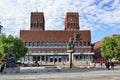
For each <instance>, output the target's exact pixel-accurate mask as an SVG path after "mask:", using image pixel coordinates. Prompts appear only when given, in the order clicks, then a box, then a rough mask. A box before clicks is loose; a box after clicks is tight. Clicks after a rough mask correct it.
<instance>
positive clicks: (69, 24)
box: [65, 12, 79, 31]
mask: <svg viewBox="0 0 120 80" xmlns="http://www.w3.org/2000/svg"><path fill="white" fill-rule="evenodd" d="M65 31H79V13H77V12H67V15H66V18H65Z"/></svg>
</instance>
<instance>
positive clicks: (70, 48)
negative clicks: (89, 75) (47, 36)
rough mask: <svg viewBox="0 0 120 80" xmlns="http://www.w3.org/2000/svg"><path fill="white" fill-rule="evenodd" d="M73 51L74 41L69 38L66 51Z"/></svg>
mask: <svg viewBox="0 0 120 80" xmlns="http://www.w3.org/2000/svg"><path fill="white" fill-rule="evenodd" d="M73 49H74V39H73V38H69V42H68V50H73Z"/></svg>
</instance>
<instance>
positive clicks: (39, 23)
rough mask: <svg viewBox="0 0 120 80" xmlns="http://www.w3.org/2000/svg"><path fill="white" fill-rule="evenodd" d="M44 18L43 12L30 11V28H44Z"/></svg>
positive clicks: (35, 29) (37, 29)
mask: <svg viewBox="0 0 120 80" xmlns="http://www.w3.org/2000/svg"><path fill="white" fill-rule="evenodd" d="M44 26H45V20H44V14H43V12H32V13H31V26H30V30H34V31H39V30H44V29H45V28H44Z"/></svg>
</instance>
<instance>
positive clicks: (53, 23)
mask: <svg viewBox="0 0 120 80" xmlns="http://www.w3.org/2000/svg"><path fill="white" fill-rule="evenodd" d="M0 8H1V12H0V21H1V22H2V25H3V26H4V31H5V33H6V34H13V35H15V36H16V35H17V36H19V30H20V29H29V28H30V13H31V12H35V11H36V10H38V11H40V12H44V16H45V26H46V27H45V29H47V30H48V29H50V30H54V29H57V30H58V29H62V30H64V19H65V15H66V12H68V11H71V12H79V15H80V17H79V18H80V19H79V20H80V29H90V30H92V31H95V30H104V29H106V28H107V27H111V29H112V28H115V29H120V24H119V23H120V1H119V0H74V1H73V0H64V1H63V0H0ZM103 25H104V26H103Z"/></svg>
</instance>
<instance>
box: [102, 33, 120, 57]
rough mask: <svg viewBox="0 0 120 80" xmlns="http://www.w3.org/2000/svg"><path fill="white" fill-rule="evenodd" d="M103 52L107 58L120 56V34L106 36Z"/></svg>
mask: <svg viewBox="0 0 120 80" xmlns="http://www.w3.org/2000/svg"><path fill="white" fill-rule="evenodd" d="M101 52H102V56H103V57H105V58H109V59H112V58H120V35H116V36H114V37H112V38H110V37H107V38H105V39H104V40H103V45H102V48H101Z"/></svg>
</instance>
